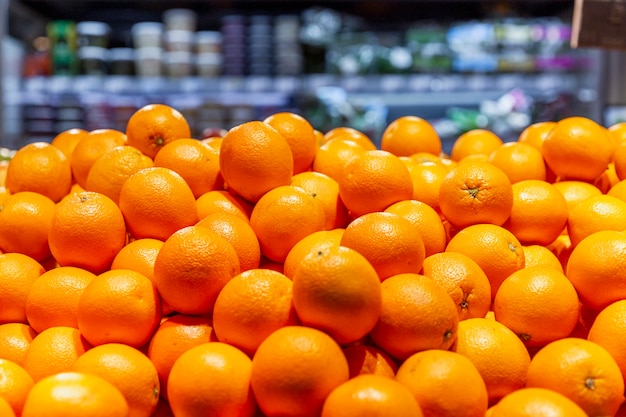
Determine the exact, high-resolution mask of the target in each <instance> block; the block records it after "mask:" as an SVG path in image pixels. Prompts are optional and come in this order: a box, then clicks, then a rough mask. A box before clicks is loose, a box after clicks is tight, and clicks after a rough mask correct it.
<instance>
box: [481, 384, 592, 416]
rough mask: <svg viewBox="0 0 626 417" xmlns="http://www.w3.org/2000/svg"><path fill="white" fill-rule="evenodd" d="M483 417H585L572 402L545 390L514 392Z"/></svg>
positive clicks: (520, 390)
mask: <svg viewBox="0 0 626 417" xmlns="http://www.w3.org/2000/svg"><path fill="white" fill-rule="evenodd" d="M490 410H491V411H490V412H489V413H487V414H486V415H485V417H586V416H587V413H585V412H584V411H583V409H582V408H580V407H579V406H578V405H577V404H576V403H575V402H574V401H572V400H570V399H569V398H567V397H566V396H564V395H562V394H559V393H558V392H556V391H553V390H549V389H545V388H522V389H519V390H516V391H514V392H512V393H510V394H508V395H507V396H505V397H504V398H503V399H502V400H500V401H499V402H498V404H496V405H495V406H493V407H492V408H491V409H490Z"/></svg>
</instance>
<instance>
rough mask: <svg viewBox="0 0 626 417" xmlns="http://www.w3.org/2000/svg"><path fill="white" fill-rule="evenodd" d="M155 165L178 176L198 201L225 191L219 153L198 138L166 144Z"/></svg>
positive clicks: (155, 160) (182, 139)
mask: <svg viewBox="0 0 626 417" xmlns="http://www.w3.org/2000/svg"><path fill="white" fill-rule="evenodd" d="M154 166H157V167H165V168H169V169H171V170H172V171H174V172H176V173H178V174H179V175H180V176H181V177H183V179H184V180H185V182H186V183H187V185H189V188H191V191H192V192H193V195H194V197H195V198H198V197H200V196H201V195H202V194H204V193H207V192H209V191H212V190H221V189H223V188H224V179H223V178H222V174H221V173H220V153H219V151H218V150H216V149H214V148H212V147H210V146H209V145H207V144H205V143H202V142H200V141H199V140H197V139H189V138H181V139H176V140H173V141H171V142H169V143H167V144H165V145H163V147H162V148H161V150H160V151H159V153H158V154H157V155H156V156H155V157H154Z"/></svg>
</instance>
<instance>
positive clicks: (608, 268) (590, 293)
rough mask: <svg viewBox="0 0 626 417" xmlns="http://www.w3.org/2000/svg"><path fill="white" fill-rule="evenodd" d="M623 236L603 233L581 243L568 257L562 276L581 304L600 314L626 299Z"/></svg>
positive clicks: (614, 232)
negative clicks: (604, 309) (611, 305)
mask: <svg viewBox="0 0 626 417" xmlns="http://www.w3.org/2000/svg"><path fill="white" fill-rule="evenodd" d="M624 259H626V233H625V232H618V231H613V230H605V231H600V232H596V233H593V234H591V235H589V236H587V237H586V238H585V239H583V240H582V241H581V242H580V243H579V244H578V245H577V246H576V247H575V248H574V249H573V250H572V253H571V255H570V257H569V261H568V263H567V267H566V269H565V274H566V275H567V278H569V280H570V281H571V282H572V284H574V287H576V290H577V291H578V294H579V296H580V299H581V301H582V302H583V303H584V304H586V305H588V306H589V307H590V308H591V309H593V310H596V311H600V310H601V309H603V308H604V307H606V306H608V305H609V304H611V303H613V302H615V301H618V300H621V299H623V298H626V269H625V268H624Z"/></svg>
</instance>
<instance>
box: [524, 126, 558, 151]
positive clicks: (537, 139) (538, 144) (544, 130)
mask: <svg viewBox="0 0 626 417" xmlns="http://www.w3.org/2000/svg"><path fill="white" fill-rule="evenodd" d="M554 126H556V122H553V121H545V122H535V123H531V124H530V125H528V126H526V128H524V130H522V133H520V135H519V136H518V137H517V142H519V143H526V144H528V145H531V146H533V147H534V148H535V149H537V150H538V151H540V152H541V150H542V148H543V141H544V140H546V137H547V136H548V134H549V133H550V131H551V130H552V129H553V128H554Z"/></svg>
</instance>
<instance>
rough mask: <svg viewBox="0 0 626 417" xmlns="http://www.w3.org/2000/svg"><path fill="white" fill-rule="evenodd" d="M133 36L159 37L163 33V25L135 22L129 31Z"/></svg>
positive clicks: (159, 23)
mask: <svg viewBox="0 0 626 417" xmlns="http://www.w3.org/2000/svg"><path fill="white" fill-rule="evenodd" d="M131 31H132V33H133V36H135V35H155V36H161V33H163V23H161V22H137V23H135V24H134V25H133V27H132V29H131Z"/></svg>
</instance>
